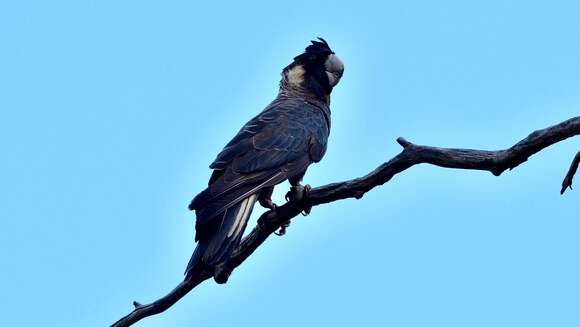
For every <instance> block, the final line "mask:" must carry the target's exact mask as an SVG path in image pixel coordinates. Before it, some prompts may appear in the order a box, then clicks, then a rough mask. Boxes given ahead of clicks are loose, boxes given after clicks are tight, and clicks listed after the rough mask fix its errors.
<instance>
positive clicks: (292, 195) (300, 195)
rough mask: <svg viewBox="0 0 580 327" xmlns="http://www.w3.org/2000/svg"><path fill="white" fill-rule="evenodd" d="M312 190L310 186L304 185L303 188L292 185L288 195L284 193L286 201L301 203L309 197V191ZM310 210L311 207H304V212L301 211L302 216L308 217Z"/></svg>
mask: <svg viewBox="0 0 580 327" xmlns="http://www.w3.org/2000/svg"><path fill="white" fill-rule="evenodd" d="M311 190H312V186H310V185H308V184H306V185H304V186H302V185H300V184H298V185H293V186H292V187H291V188H290V191H288V193H286V201H302V200H304V199H307V198H308V197H310V191H311ZM311 210H312V206H308V207H306V208H305V209H304V210H302V215H303V216H308V215H309V214H310V211H311Z"/></svg>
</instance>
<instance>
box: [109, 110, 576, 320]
mask: <svg viewBox="0 0 580 327" xmlns="http://www.w3.org/2000/svg"><path fill="white" fill-rule="evenodd" d="M576 135H580V117H574V118H572V119H569V120H566V121H564V122H561V123H559V124H557V125H554V126H551V127H548V128H546V129H542V130H538V131H535V132H533V133H532V134H530V135H529V136H528V137H526V138H525V139H523V140H521V141H520V142H518V143H516V144H515V145H514V146H512V147H510V148H509V149H505V150H498V151H485V150H472V149H447V148H437V147H431V146H424V145H417V144H413V143H411V142H409V141H407V140H405V139H404V138H398V139H397V142H398V143H399V144H400V145H401V146H402V147H403V151H402V152H401V153H399V154H398V155H397V156H395V157H394V158H392V159H391V160H389V161H388V162H386V163H384V164H382V165H381V166H379V167H378V168H376V169H375V170H374V171H372V172H370V173H369V174H367V175H366V176H363V177H360V178H355V179H352V180H349V181H344V182H339V183H333V184H328V185H325V186H321V187H317V188H314V189H312V190H311V191H310V195H309V197H308V198H305V199H302V200H301V201H291V202H287V203H286V204H284V205H282V206H280V207H278V208H277V209H276V210H275V211H272V210H270V211H267V212H265V213H263V214H262V216H260V218H259V219H258V225H257V226H256V227H255V228H254V229H253V230H252V231H251V232H250V234H248V235H247V236H246V237H245V238H244V239H243V241H242V242H241V244H240V246H239V247H238V248H237V249H236V250H235V251H234V252H233V254H232V256H231V258H230V261H229V265H230V268H232V269H235V268H236V267H238V266H239V265H240V264H242V263H243V262H244V261H245V260H246V259H247V258H248V257H249V256H250V255H251V254H252V253H253V252H254V251H255V250H256V249H257V248H258V247H259V246H260V245H261V244H262V243H263V242H264V241H265V240H266V239H267V238H268V236H270V235H271V234H272V233H273V232H275V231H276V230H277V229H278V228H280V226H282V225H283V224H284V223H286V222H287V221H289V220H290V219H292V218H294V217H296V216H298V215H299V214H300V212H302V211H303V210H304V209H306V208H308V207H310V206H317V205H320V204H323V203H329V202H333V201H337V200H342V199H347V198H356V199H360V198H362V196H363V195H364V194H365V193H366V192H368V191H370V190H372V189H373V188H375V187H376V186H379V185H383V184H384V183H386V182H388V181H389V180H391V178H393V176H395V175H396V174H398V173H400V172H402V171H404V170H406V169H408V168H410V167H412V166H414V165H417V164H422V163H427V164H431V165H435V166H439V167H446V168H455V169H470V170H486V171H489V172H491V173H492V174H493V175H495V176H499V175H501V174H502V173H503V172H504V171H506V170H507V169H510V170H511V169H513V168H515V167H517V166H519V165H520V164H522V163H524V162H526V161H527V160H528V158H529V157H530V156H532V155H534V154H535V153H537V152H539V151H541V150H543V149H545V148H546V147H548V146H550V145H552V144H554V143H557V142H560V141H562V140H565V139H567V138H570V137H572V136H576ZM579 163H580V152H579V153H578V154H577V155H576V157H575V159H574V161H573V162H572V166H571V167H570V170H569V172H568V174H567V175H566V178H565V179H564V182H563V185H562V186H563V188H562V192H563V191H564V190H565V189H566V188H567V187H570V188H571V185H572V178H573V176H574V174H575V173H576V170H577V169H578V165H579ZM211 276H212V274H211V273H209V272H207V271H203V270H200V271H196V272H194V273H192V274H189V275H188V276H187V277H186V279H185V280H184V281H183V282H181V283H180V284H179V285H178V286H177V287H176V288H175V289H173V291H171V292H170V293H169V294H167V295H166V296H164V297H162V298H160V299H159V300H157V301H155V302H153V303H151V304H147V305H141V304H139V303H137V302H134V304H135V309H134V310H133V312H131V313H130V314H129V315H127V316H125V317H123V318H121V319H120V320H119V321H117V322H116V323H115V324H113V325H112V326H113V327H122V326H130V325H132V324H134V323H135V322H137V321H139V320H141V319H143V318H145V317H147V316H151V315H154V314H158V313H160V312H163V311H165V310H166V309H167V308H169V307H171V306H172V305H173V304H175V302H177V301H178V300H179V299H181V298H182V297H183V296H185V294H187V293H188V292H189V291H191V290H192V289H193V288H194V287H196V286H197V285H198V284H200V283H201V282H203V281H204V280H206V279H209V278H210V277H211Z"/></svg>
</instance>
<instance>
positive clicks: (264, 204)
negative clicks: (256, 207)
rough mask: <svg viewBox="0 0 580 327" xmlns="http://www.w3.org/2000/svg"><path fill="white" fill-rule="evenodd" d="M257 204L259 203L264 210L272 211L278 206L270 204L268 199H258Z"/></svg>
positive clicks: (270, 200) (270, 201)
mask: <svg viewBox="0 0 580 327" xmlns="http://www.w3.org/2000/svg"><path fill="white" fill-rule="evenodd" d="M258 202H260V205H261V206H262V207H264V208H266V209H270V210H272V211H276V209H277V208H278V206H277V205H276V203H274V202H272V199H270V198H268V199H262V198H260V199H259V200H258Z"/></svg>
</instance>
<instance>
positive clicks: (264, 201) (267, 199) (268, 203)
mask: <svg viewBox="0 0 580 327" xmlns="http://www.w3.org/2000/svg"><path fill="white" fill-rule="evenodd" d="M273 192H274V186H270V187H266V188H264V189H262V190H261V191H260V195H258V202H260V205H261V206H262V207H264V208H266V209H270V210H276V208H277V207H278V206H277V205H276V204H275V203H274V202H272V193H273Z"/></svg>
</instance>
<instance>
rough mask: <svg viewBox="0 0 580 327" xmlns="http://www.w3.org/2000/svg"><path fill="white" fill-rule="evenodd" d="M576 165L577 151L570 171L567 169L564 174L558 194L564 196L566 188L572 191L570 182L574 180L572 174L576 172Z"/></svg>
mask: <svg viewBox="0 0 580 327" xmlns="http://www.w3.org/2000/svg"><path fill="white" fill-rule="evenodd" d="M578 165H580V151H578V153H577V154H576V157H574V160H572V164H571V165H570V169H568V173H567V174H566V177H564V181H563V182H562V190H561V191H560V194H564V192H566V189H567V188H570V189H572V180H573V179H574V174H576V171H577V170H578Z"/></svg>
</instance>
